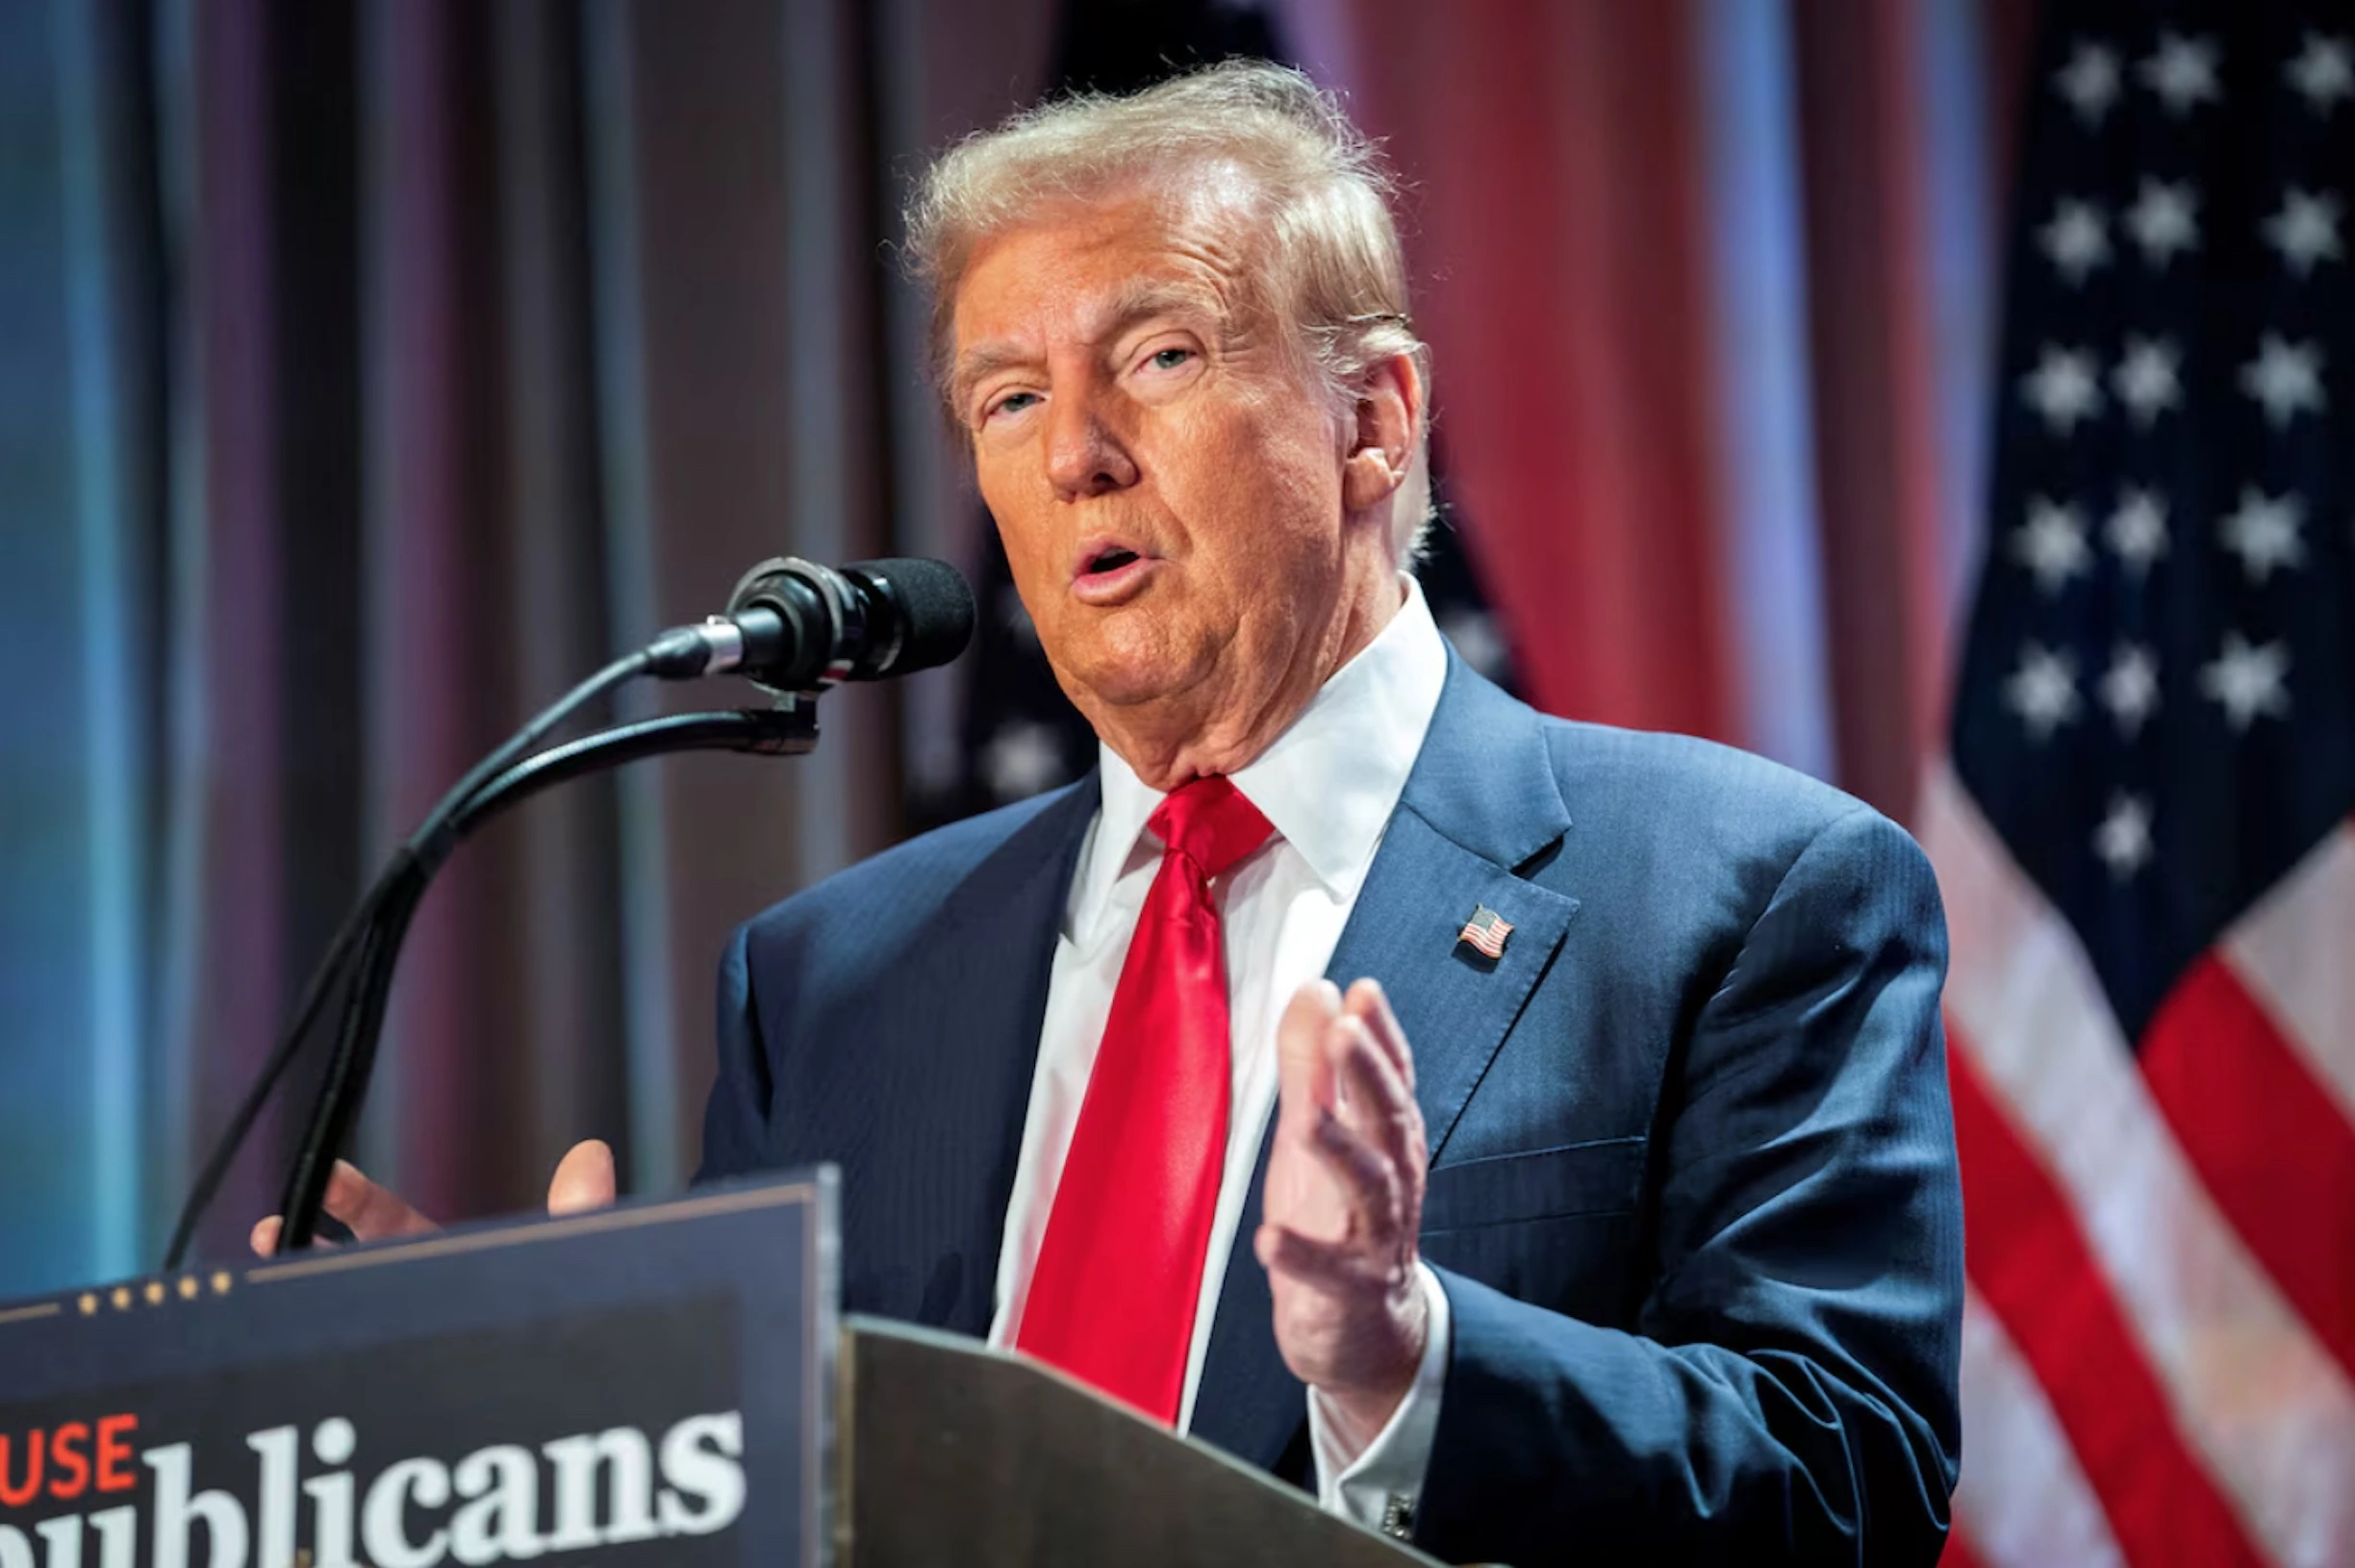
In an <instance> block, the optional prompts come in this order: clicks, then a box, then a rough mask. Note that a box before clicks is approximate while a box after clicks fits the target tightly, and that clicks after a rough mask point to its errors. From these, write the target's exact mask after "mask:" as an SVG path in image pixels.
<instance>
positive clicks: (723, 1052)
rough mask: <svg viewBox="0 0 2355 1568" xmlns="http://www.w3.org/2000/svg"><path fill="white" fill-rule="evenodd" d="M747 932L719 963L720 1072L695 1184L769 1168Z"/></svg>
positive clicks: (766, 1075)
mask: <svg viewBox="0 0 2355 1568" xmlns="http://www.w3.org/2000/svg"><path fill="white" fill-rule="evenodd" d="M751 942H752V928H751V927H750V926H749V925H742V926H738V927H737V929H736V933H735V935H733V936H731V937H730V938H728V945H727V949H726V951H725V952H723V953H722V955H721V958H720V994H719V998H718V1007H717V1014H718V1016H717V1020H716V1023H717V1027H716V1029H715V1033H714V1037H715V1039H717V1041H718V1042H719V1055H720V1073H719V1076H718V1077H717V1078H715V1079H714V1080H713V1082H712V1092H711V1099H710V1100H708V1101H706V1102H705V1104H704V1108H703V1164H702V1166H701V1167H700V1168H699V1169H698V1170H697V1171H696V1175H695V1179H696V1181H698V1182H700V1181H714V1180H718V1179H719V1178H720V1177H722V1176H742V1175H745V1174H746V1173H747V1172H752V1171H759V1170H763V1169H766V1168H768V1167H769V1166H771V1165H773V1164H774V1163H775V1161H773V1160H772V1159H771V1158H769V1157H768V1154H767V1152H766V1149H767V1144H768V1137H767V1130H768V1122H769V1099H770V1092H771V1080H770V1068H769V1050H768V1047H767V1045H766V1044H765V1043H764V1042H763V1040H762V1038H761V1029H760V1018H759V1015H758V1014H757V1013H756V1012H755V1011H754V1009H753V1005H752V970H751V956H750V953H751Z"/></svg>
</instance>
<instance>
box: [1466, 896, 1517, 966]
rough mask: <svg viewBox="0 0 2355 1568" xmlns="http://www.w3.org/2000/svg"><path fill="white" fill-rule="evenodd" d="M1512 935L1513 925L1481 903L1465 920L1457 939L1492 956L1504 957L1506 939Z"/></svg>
mask: <svg viewBox="0 0 2355 1568" xmlns="http://www.w3.org/2000/svg"><path fill="white" fill-rule="evenodd" d="M1510 935H1512V927H1511V926H1510V925H1509V924H1507V923H1506V921H1505V917H1504V916H1502V915H1500V914H1498V913H1497V912H1496V911H1495V910H1493V909H1491V908H1489V907H1488V906H1487V905H1486V904H1481V906H1480V907H1478V908H1477V909H1475V910H1473V911H1472V918H1471V919H1470V920H1468V921H1466V922H1464V928H1463V929H1462V930H1460V931H1458V932H1456V941H1458V942H1463V943H1469V944H1470V945H1471V946H1473V947H1475V948H1479V949H1480V950H1481V952H1483V953H1486V954H1487V955H1488V956H1489V957H1491V958H1502V957H1504V956H1505V939H1506V938H1507V937H1508V936H1510Z"/></svg>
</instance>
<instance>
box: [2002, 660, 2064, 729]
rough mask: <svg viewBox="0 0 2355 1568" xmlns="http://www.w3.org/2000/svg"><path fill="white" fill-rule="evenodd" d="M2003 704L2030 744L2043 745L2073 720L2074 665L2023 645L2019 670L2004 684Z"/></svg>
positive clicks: (2014, 671)
mask: <svg viewBox="0 0 2355 1568" xmlns="http://www.w3.org/2000/svg"><path fill="white" fill-rule="evenodd" d="M2004 700H2005V701H2006V702H2008V703H2010V704H2011V705H2012V711H2013V712H2014V713H2016V714H2018V715H2019V716H2020V722H2021V723H2023V724H2025V725H2027V726H2028V734H2029V737H2030V738H2031V739H2032V740H2038V741H2043V740H2048V739H2050V738H2051V736H2052V732H2053V731H2054V730H2055V729H2057V728H2059V727H2060V726H2061V725H2063V724H2065V723H2067V722H2069V721H2071V720H2073V719H2075V718H2076V717H2077V665H2076V662H2075V661H2074V660H2072V659H2071V658H2070V657H2069V656H2068V655H2067V654H2065V653H2055V652H2053V651H2051V650H2050V649H2048V648H2043V647H2039V646H2038V645H2036V644H2034V643H2030V644H2027V645H2024V646H2023V647H2022V648H2021V649H2020V662H2019V668H2018V669H2017V670H2013V672H2012V674H2011V676H2010V677H2009V678H2008V679H2006V680H2005V682H2004Z"/></svg>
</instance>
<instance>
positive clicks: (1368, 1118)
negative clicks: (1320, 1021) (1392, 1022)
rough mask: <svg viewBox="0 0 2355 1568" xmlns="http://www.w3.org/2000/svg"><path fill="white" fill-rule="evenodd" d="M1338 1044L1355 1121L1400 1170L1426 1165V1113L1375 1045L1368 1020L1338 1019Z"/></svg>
mask: <svg viewBox="0 0 2355 1568" xmlns="http://www.w3.org/2000/svg"><path fill="white" fill-rule="evenodd" d="M1332 1048H1333V1055H1334V1058H1335V1062H1334V1066H1335V1071H1336V1072H1337V1074H1338V1075H1339V1076H1340V1080H1341V1091H1342V1099H1343V1101H1344V1103H1345V1104H1346V1105H1347V1107H1348V1113H1347V1120H1348V1122H1349V1125H1351V1126H1353V1127H1355V1128H1356V1129H1357V1131H1358V1132H1359V1133H1360V1134H1361V1135H1363V1136H1365V1137H1366V1138H1367V1139H1369V1140H1370V1141H1371V1142H1372V1143H1373V1144H1374V1145H1375V1146H1376V1147H1377V1148H1379V1149H1380V1151H1381V1152H1382V1154H1383V1155H1384V1156H1385V1157H1386V1158H1387V1159H1388V1160H1389V1161H1390V1163H1391V1165H1392V1167H1393V1169H1394V1171H1396V1172H1405V1170H1407V1169H1408V1168H1409V1167H1414V1166H1420V1165H1421V1164H1422V1163H1423V1158H1422V1151H1420V1150H1419V1149H1417V1148H1416V1147H1415V1144H1416V1138H1415V1122H1416V1119H1417V1117H1418V1115H1419V1114H1420V1113H1419V1112H1418V1111H1417V1110H1416V1108H1415V1102H1414V1096H1413V1095H1412V1094H1411V1093H1409V1092H1408V1090H1407V1088H1406V1086H1405V1084H1404V1083H1402V1082H1400V1081H1399V1075H1398V1072H1397V1070H1396V1069H1395V1068H1393V1067H1392V1066H1391V1063H1390V1058H1389V1057H1388V1056H1387V1055H1385V1054H1383V1052H1382V1050H1380V1047H1378V1046H1376V1045H1375V1044H1374V1041H1373V1038H1372V1036H1371V1035H1370V1034H1369V1033H1368V1031H1367V1030H1366V1027H1365V1025H1364V1024H1363V1022H1362V1021H1360V1020H1357V1019H1355V1018H1343V1019H1340V1020H1339V1021H1337V1022H1336V1023H1335V1024H1333V1032H1332Z"/></svg>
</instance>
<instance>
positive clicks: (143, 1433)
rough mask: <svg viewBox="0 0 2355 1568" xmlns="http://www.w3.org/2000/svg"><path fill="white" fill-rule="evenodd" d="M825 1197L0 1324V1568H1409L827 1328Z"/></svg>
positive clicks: (1275, 1501)
mask: <svg viewBox="0 0 2355 1568" xmlns="http://www.w3.org/2000/svg"><path fill="white" fill-rule="evenodd" d="M834 1182H835V1178H834V1174H833V1172H832V1171H831V1170H830V1169H823V1168H822V1169H819V1170H816V1171H810V1172H802V1173H796V1174H793V1175H790V1176H784V1177H781V1178H778V1179H776V1180H773V1181H769V1182H763V1183H758V1184H745V1185H737V1186H731V1187H723V1188H717V1189H708V1190H704V1191H699V1192H697V1193H695V1194H692V1195H690V1196H688V1197H686V1198H683V1199H677V1200H671V1201H664V1202H640V1203H630V1204H624V1205H622V1206H620V1207H619V1208H616V1209H612V1210H607V1211H604V1212H601V1213H596V1214H590V1215H580V1216H573V1217H570V1218H567V1219H562V1220H541V1221H533V1222H525V1223H519V1224H494V1225H489V1226H477V1227H462V1228H459V1229H455V1230H451V1231H446V1232H443V1233H440V1234H437V1235H433V1236H429V1237H424V1238H419V1239H416V1240H411V1241H404V1242H398V1243H387V1244H378V1245H372V1246H367V1247H357V1248H347V1249H341V1250H334V1251H324V1252H313V1253H306V1254H302V1255H299V1256H296V1257H292V1258H287V1259H268V1260H249V1261H244V1262H241V1263H237V1264H221V1265H215V1266H209V1267H206V1268H202V1269H198V1270H194V1271H191V1272H190V1273H187V1274H183V1275H178V1276H173V1277H160V1278H153V1279H143V1280H134V1281H127V1282H124V1283H121V1284H117V1285H111V1286H106V1287H100V1288H95V1289H89V1290H83V1291H77V1292H69V1293H66V1294H64V1295H61V1296H58V1297H55V1298H51V1299H48V1300H44V1301H36V1302H22V1303H17V1304H14V1305H6V1306H0V1568H67V1565H74V1568H80V1565H85V1564H87V1565H90V1568H146V1565H148V1564H151V1563H152V1564H170V1565H177V1568H296V1565H300V1568H440V1565H442V1564H467V1565H468V1568H473V1565H479V1564H486V1563H494V1562H510V1561H517V1562H520V1561H534V1562H538V1563H543V1564H553V1563H559V1562H561V1563H565V1564H573V1563H581V1564H598V1565H603V1564H612V1565H614V1568H629V1565H636V1564H646V1565H655V1564H660V1565H663V1568H694V1565H700V1564H722V1563H724V1564H732V1565H733V1564H743V1565H750V1564H761V1565H764V1568H768V1565H777V1564H789V1563H800V1564H834V1565H837V1568H902V1565H906V1568H914V1565H918V1564H922V1565H925V1568H934V1565H947V1564H973V1565H976V1568H995V1565H1000V1564H1004V1565H1013V1564H1025V1565H1027V1564H1034V1563H1097V1562H1104V1563H1112V1562H1117V1563H1120V1564H1123V1565H1124V1568H1163V1565H1171V1568H1174V1565H1177V1564H1209V1563H1217V1564H1231V1565H1245V1568H1248V1565H1255V1564H1269V1565H1274V1564H1279V1563H1282V1564H1292V1563H1302V1562H1316V1563H1326V1564H1335V1565H1340V1568H1357V1565H1363V1568H1382V1565H1389V1568H1397V1565H1399V1564H1405V1563H1412V1562H1429V1561H1430V1560H1431V1559H1429V1558H1427V1557H1424V1556H1422V1555H1419V1554H1416V1553H1413V1552H1410V1551H1407V1550H1406V1549H1405V1548H1403V1547H1401V1546H1400V1545H1398V1544H1397V1543H1395V1542H1392V1541H1390V1540H1388V1539H1386V1538H1384V1537H1382V1536H1380V1535H1378V1534H1375V1533H1373V1532H1372V1531H1369V1530H1361V1529H1359V1528H1357V1527H1355V1526H1354V1525H1351V1524H1349V1523H1346V1522H1345V1521H1342V1520H1339V1519H1335V1518H1333V1517H1331V1516H1329V1515H1327V1514H1325V1513H1322V1512H1320V1511H1319V1510H1318V1509H1317V1508H1316V1507H1315V1506H1314V1505H1313V1503H1312V1501H1311V1500H1309V1499H1308V1498H1306V1497H1305V1496H1304V1495H1302V1494H1301V1493H1299V1492H1298V1491H1296V1490H1294V1489H1292V1488H1290V1487H1287V1486H1284V1485H1282V1484H1281V1483H1279V1482H1277V1481H1275V1480H1273V1479H1269V1478H1267V1477H1265V1476H1263V1475H1261V1474H1259V1473H1257V1472H1255V1471H1253V1470H1252V1469H1250V1468H1248V1467H1247V1466H1244V1465H1242V1464H1240V1463H1239V1462H1237V1461H1235V1460H1233V1459H1231V1458H1229V1457H1228V1456H1227V1455H1225V1454H1221V1453H1219V1452H1217V1451H1216V1450H1213V1449H1211V1448H1209V1447H1208V1446H1206V1445H1204V1444H1201V1443H1197V1442H1192V1441H1187V1440H1181V1439H1178V1438H1177V1437H1174V1436H1172V1435H1171V1434H1170V1433H1169V1432H1168V1431H1166V1430H1164V1429H1161V1428H1160V1427H1159V1426H1157V1425H1156V1424H1154V1423H1152V1422H1150V1421H1147V1420H1145V1419H1143V1418H1141V1417H1139V1416H1137V1415H1135V1414H1133V1413H1132V1412H1130V1411H1128V1410H1126V1409H1124V1408H1122V1407H1120V1406H1119V1405H1117V1404H1113V1403H1111V1402H1110V1401H1107V1400H1105V1399H1102V1397H1100V1396H1098V1395H1097V1394H1095V1393H1094V1392H1093V1391H1091V1390H1089V1389H1087V1388H1084V1387H1082V1386H1081V1385H1079V1384H1078V1383H1076V1382H1075V1381H1073V1380H1072V1379H1070V1378H1065V1377H1063V1376H1061V1375H1060V1374H1058V1373H1056V1372H1054V1371H1052V1370H1051V1369H1048V1368H1046V1367H1043V1366H1040V1365H1038V1364H1036V1363H1034V1362H1032V1361H1029V1360H1027V1359H1026V1358H1024V1357H1019V1356H1016V1355H1012V1354H1008V1353H1002V1352H998V1351H992V1350H988V1349H985V1348H983V1347H981V1346H979V1345H977V1344H975V1342H972V1341H969V1340H961V1339H956V1338H953V1337H950V1336H948V1335H944V1334H939V1333H934V1332H931V1331H928V1330H925V1329H922V1328H911V1327H908V1326H903V1325H897V1324H889V1323H883V1322H879V1321H869V1320H861V1319H851V1320H848V1322H847V1323H843V1322H841V1321H840V1320H838V1318H837V1315H836V1311H835V1298H836V1284H835V1278H836V1269H835V1245H836V1242H835V1225H834V1210H835V1202H836V1193H835V1185H834Z"/></svg>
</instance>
